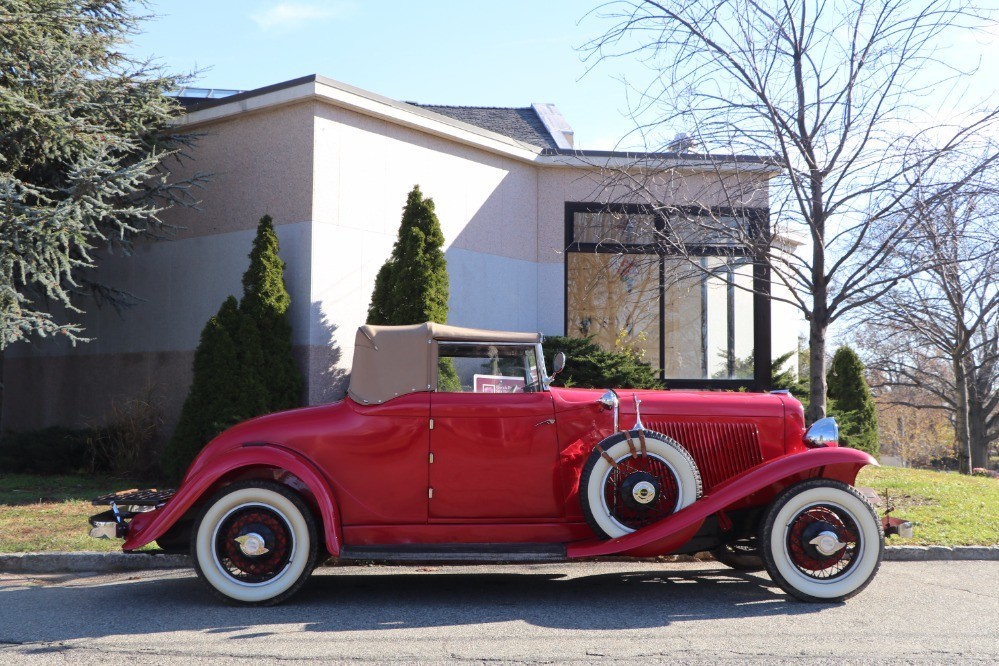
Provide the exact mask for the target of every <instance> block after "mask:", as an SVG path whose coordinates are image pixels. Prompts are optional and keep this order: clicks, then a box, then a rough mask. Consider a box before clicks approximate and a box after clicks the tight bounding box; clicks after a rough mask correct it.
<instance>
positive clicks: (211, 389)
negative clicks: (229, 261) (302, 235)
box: [163, 215, 302, 478]
mask: <svg viewBox="0 0 999 666" xmlns="http://www.w3.org/2000/svg"><path fill="white" fill-rule="evenodd" d="M278 249H279V247H278V239H277V234H276V233H275V232H274V223H273V221H272V220H271V218H270V216H267V215H265V216H264V217H263V218H261V220H260V224H259V225H258V226H257V235H256V237H255V238H254V241H253V249H252V250H251V251H250V266H249V268H248V269H247V270H246V273H244V274H243V299H242V301H240V302H237V301H236V298H235V297H234V296H230V297H229V298H227V299H226V301H225V302H224V303H223V304H222V307H221V308H220V309H219V312H218V314H217V315H215V316H214V317H212V318H211V319H209V320H208V324H206V325H205V329H204V331H202V333H201V341H200V343H199V344H198V349H197V351H195V354H194V381H193V382H192V384H191V389H190V391H189V393H188V396H187V400H185V401H184V407H183V409H182V410H181V415H180V422H179V423H178V424H177V429H176V431H175V432H174V436H173V438H172V439H171V440H170V443H169V444H168V446H167V450H166V452H165V454H164V457H163V468H164V471H165V472H166V473H167V474H168V475H170V476H171V477H173V478H179V477H180V475H181V474H183V472H184V470H185V469H186V468H187V466H188V465H189V464H190V463H191V460H192V459H193V458H194V456H195V455H197V453H198V451H200V450H201V448H202V447H203V446H204V445H205V444H207V443H208V442H209V441H210V440H211V439H212V438H213V437H215V436H216V435H218V434H219V433H220V432H222V431H223V430H225V429H226V428H228V427H229V426H231V425H234V424H235V423H238V422H239V421H243V420H245V419H248V418H251V417H254V416H259V415H260V414H267V413H269V412H276V411H280V410H283V409H290V408H292V407H297V406H299V404H301V392H302V375H301V373H300V372H299V370H298V367H297V366H296V365H295V361H294V359H293V358H292V355H291V325H290V324H289V323H288V319H287V312H288V307H289V306H290V305H291V297H290V296H289V295H288V290H287V289H286V288H285V284H284V268H285V264H284V262H283V261H281V259H280V257H279V256H278Z"/></svg>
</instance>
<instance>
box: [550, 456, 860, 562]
mask: <svg viewBox="0 0 999 666" xmlns="http://www.w3.org/2000/svg"><path fill="white" fill-rule="evenodd" d="M877 464H878V461H877V460H875V459H874V458H872V457H871V456H870V455H868V454H866V453H864V452H863V451H857V450H856V449H847V448H838V447H831V448H824V449H809V450H808V451H804V452H802V453H793V454H789V455H786V456H781V457H780V458H774V459H773V460H771V461H770V462H767V463H764V464H762V465H760V466H758V467H755V468H753V469H751V470H749V471H748V472H746V473H745V474H742V475H740V476H737V477H734V478H732V479H730V480H729V481H727V482H725V483H723V484H721V485H719V486H716V487H715V489H714V490H713V491H712V492H711V494H710V495H708V496H705V497H702V498H701V499H700V500H698V501H696V502H694V503H693V504H691V505H689V506H687V507H686V508H684V509H681V510H679V511H677V512H676V513H674V514H672V515H670V516H668V517H666V518H663V519H662V520H660V521H659V522H657V523H655V524H654V525H649V526H648V527H646V528H644V529H641V530H638V531H637V532H632V533H631V534H626V535H625V536H623V537H618V538H616V539H610V540H606V541H602V540H598V539H590V540H587V541H581V542H578V543H574V544H569V546H568V547H567V549H566V555H567V556H568V557H573V558H574V557H600V556H603V555H629V556H635V557H649V556H654V555H663V554H666V553H669V552H671V551H673V550H675V549H676V548H679V547H680V546H682V545H683V544H684V543H686V542H687V541H688V540H689V539H690V538H691V537H692V536H693V535H694V534H695V533H696V532H697V530H698V529H699V528H700V527H701V524H702V523H703V522H704V520H705V518H707V517H708V516H710V515H712V514H714V513H717V512H718V511H721V510H722V509H724V508H725V507H727V506H729V505H730V504H734V503H735V502H738V501H739V500H741V499H743V498H745V497H748V496H749V495H752V494H753V493H755V492H758V491H760V490H763V489H764V488H766V487H768V486H770V485H773V484H778V483H780V482H781V481H784V480H785V479H787V478H789V477H793V476H795V475H798V474H801V473H803V472H808V471H810V470H814V471H815V472H816V473H815V475H814V476H817V477H825V478H831V479H836V480H838V481H843V482H845V483H849V484H852V483H853V482H854V480H855V479H856V477H857V472H858V471H859V470H860V468H861V467H864V466H866V465H877Z"/></svg>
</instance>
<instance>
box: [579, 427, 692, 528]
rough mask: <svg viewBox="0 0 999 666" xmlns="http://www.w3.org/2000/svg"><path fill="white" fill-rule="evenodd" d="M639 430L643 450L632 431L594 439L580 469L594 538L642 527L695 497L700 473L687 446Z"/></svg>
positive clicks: (584, 503) (582, 494) (581, 494)
mask: <svg viewBox="0 0 999 666" xmlns="http://www.w3.org/2000/svg"><path fill="white" fill-rule="evenodd" d="M642 434H643V435H644V437H645V450H644V453H643V451H642V447H641V444H640V439H639V434H638V432H634V431H633V432H630V433H623V432H622V433H617V434H615V435H611V436H610V437H608V438H606V439H604V440H603V441H602V442H600V444H598V445H597V446H596V447H595V448H594V449H593V452H592V453H591V454H590V457H589V459H588V460H587V462H586V465H585V466H584V467H583V473H582V476H581V478H580V481H579V497H580V502H581V503H582V508H583V515H584V516H585V517H586V520H587V522H588V523H589V525H590V527H591V528H592V529H593V531H594V532H595V533H596V534H597V535H598V536H601V537H605V538H615V537H619V536H624V535H625V534H629V533H631V532H634V531H635V530H639V529H642V528H643V527H646V526H648V525H652V524H653V523H656V522H658V521H660V520H662V519H663V518H665V517H667V516H669V515H670V514H673V513H675V512H677V511H679V510H680V509H682V508H683V507H685V506H688V505H690V504H692V503H693V502H694V501H696V500H697V498H698V497H700V495H701V475H700V473H699V472H698V470H697V465H696V464H695V463H694V459H693V458H692V457H691V456H690V454H689V453H688V452H687V450H686V449H684V448H683V447H682V446H680V444H678V443H677V442H676V441H675V440H673V439H670V438H669V437H667V436H666V435H663V434H660V433H657V432H652V431H650V430H645V431H643V433H642ZM629 437H630V441H629Z"/></svg>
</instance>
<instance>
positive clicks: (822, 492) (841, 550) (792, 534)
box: [760, 479, 885, 602]
mask: <svg viewBox="0 0 999 666" xmlns="http://www.w3.org/2000/svg"><path fill="white" fill-rule="evenodd" d="M884 542H885V539H884V533H883V531H882V529H881V521H879V520H878V516H877V514H876V513H875V512H874V509H873V507H871V505H870V504H869V503H868V502H867V500H866V499H864V496H863V495H861V494H860V493H859V492H857V490H856V489H855V488H853V487H851V486H848V485H847V484H845V483H841V482H839V481H833V480H831V479H813V480H811V481H805V482H803V483H799V484H797V485H794V486H791V487H790V488H788V489H787V490H785V491H784V492H783V493H782V494H781V495H779V496H778V497H777V499H776V500H774V502H773V504H771V505H770V508H769V510H768V511H767V514H766V516H765V517H764V520H763V523H762V527H761V530H760V544H761V546H762V550H763V562H764V564H765V565H766V568H767V573H768V574H770V578H771V579H772V580H773V581H774V582H775V583H777V585H779V586H780V588H781V589H782V590H784V591H785V592H787V593H788V594H790V595H792V596H794V597H797V598H798V599H801V600H802V601H827V602H828V601H843V600H845V599H849V598H850V597H852V596H853V595H855V594H857V593H858V592H860V591H861V590H863V589H864V588H865V587H867V585H868V583H870V582H871V580H872V579H873V578H874V574H875V573H877V570H878V567H880V566H881V556H882V553H883V552H884Z"/></svg>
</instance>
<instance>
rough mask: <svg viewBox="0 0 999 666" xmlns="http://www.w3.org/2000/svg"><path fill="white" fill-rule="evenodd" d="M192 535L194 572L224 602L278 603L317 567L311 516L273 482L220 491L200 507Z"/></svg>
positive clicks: (299, 501) (296, 498) (242, 484)
mask: <svg viewBox="0 0 999 666" xmlns="http://www.w3.org/2000/svg"><path fill="white" fill-rule="evenodd" d="M193 537H194V538H193V539H192V540H191V559H193V560H194V568H195V571H197V573H198V576H199V577H200V578H201V579H202V580H203V581H204V582H205V583H207V584H208V586H209V587H210V588H211V589H212V591H213V592H215V593H216V594H219V595H221V596H222V597H223V598H224V599H226V600H227V601H234V602H237V603H240V604H248V605H257V604H259V605H271V604H276V603H279V602H281V601H284V600H285V599H287V598H288V597H290V596H291V595H292V594H294V593H295V592H296V591H297V590H298V589H299V588H300V587H301V586H302V585H304V584H305V581H306V580H307V579H308V577H309V574H310V573H312V570H313V568H315V566H316V556H317V537H316V524H315V520H314V519H313V517H312V512H311V511H309V508H308V507H307V506H306V505H305V503H304V502H303V501H302V498H301V497H299V496H298V495H297V494H296V493H295V492H294V491H292V490H290V489H289V488H286V487H285V486H282V485H280V484H278V483H272V482H268V481H253V480H251V481H243V482H240V483H235V484H233V485H231V486H227V487H225V488H223V489H222V490H221V491H220V492H219V493H218V494H217V495H215V497H213V498H212V499H211V500H209V501H208V502H207V503H206V504H205V505H204V508H203V509H202V510H201V514H200V516H199V517H198V519H197V520H196V522H195V524H194V531H193Z"/></svg>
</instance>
